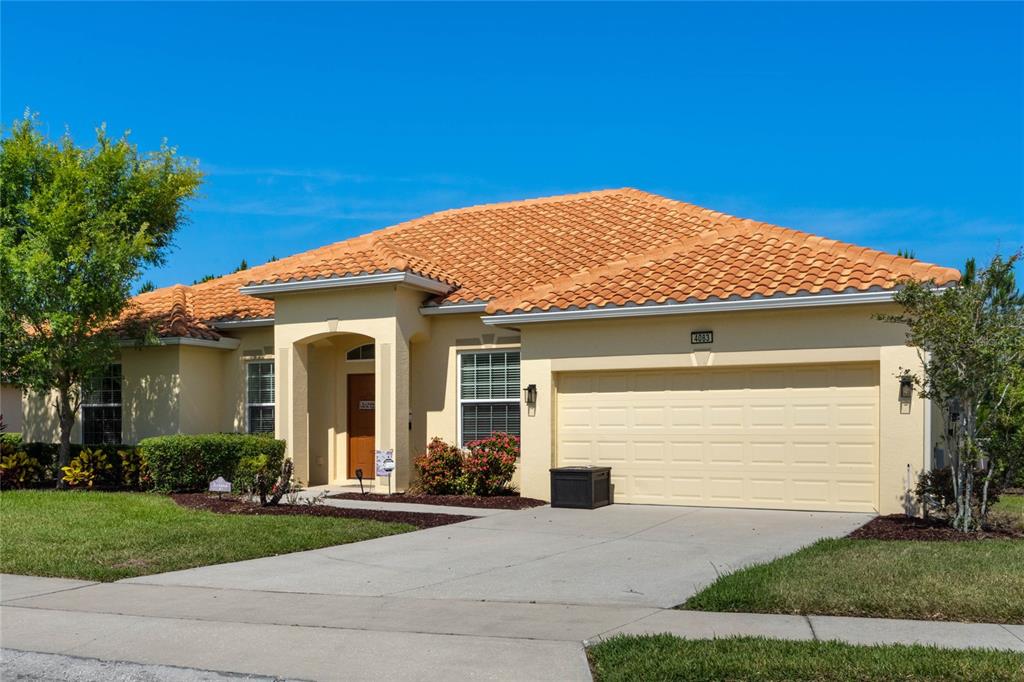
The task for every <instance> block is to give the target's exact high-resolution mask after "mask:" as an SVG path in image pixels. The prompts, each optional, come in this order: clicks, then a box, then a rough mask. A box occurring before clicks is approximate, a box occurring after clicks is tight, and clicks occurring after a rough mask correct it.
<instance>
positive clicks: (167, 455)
mask: <svg viewBox="0 0 1024 682" xmlns="http://www.w3.org/2000/svg"><path fill="white" fill-rule="evenodd" d="M138 448H139V450H140V451H141V452H142V455H143V456H144V457H145V458H146V461H147V462H148V464H149V472H150V475H151V476H152V478H153V487H154V488H155V489H156V490H160V491H164V492H187V491H194V490H206V489H207V488H208V487H209V485H210V481H212V480H213V479H215V478H217V477H218V476H223V477H224V478H225V479H227V480H229V481H231V482H232V483H233V484H235V486H234V489H235V490H240V487H239V485H237V484H236V481H235V479H236V473H238V474H241V475H242V477H243V478H246V477H247V476H250V475H251V474H250V472H249V471H248V470H249V469H250V468H251V464H250V463H251V461H252V460H253V459H254V458H259V459H262V458H263V457H265V458H266V466H267V468H268V469H269V470H270V471H272V472H278V471H280V469H281V463H282V462H283V461H284V441H283V440H275V439H273V438H270V437H269V436H258V435H251V434H246V433H211V434H203V435H197V436H156V437H154V438H144V439H143V440H141V441H139V444H138ZM243 460H244V461H243ZM240 463H241V464H242V467H239V464H240ZM238 483H243V481H238Z"/></svg>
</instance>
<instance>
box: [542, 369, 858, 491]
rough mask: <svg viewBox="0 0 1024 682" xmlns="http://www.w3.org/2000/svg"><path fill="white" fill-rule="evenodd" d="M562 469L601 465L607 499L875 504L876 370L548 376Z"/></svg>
mask: <svg viewBox="0 0 1024 682" xmlns="http://www.w3.org/2000/svg"><path fill="white" fill-rule="evenodd" d="M557 428H558V433H557V448H558V449H557V456H558V462H559V464H560V465H562V466H570V465H580V464H593V465H598V466H610V467H612V482H613V484H614V485H615V501H616V502H632V503H637V504H681V505H708V506H721V507H753V508H765V509H822V510H833V511H872V510H874V509H876V508H877V506H878V505H877V500H876V497H877V490H878V485H877V479H878V366H877V365H831V366H794V367H786V368H742V369H739V368H735V369H721V370H709V369H692V370H672V371H659V372H646V371H644V372H600V373H591V372H586V373H583V372H574V373H566V374H561V375H559V377H558V424H557Z"/></svg>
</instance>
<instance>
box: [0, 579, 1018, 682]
mask: <svg viewBox="0 0 1024 682" xmlns="http://www.w3.org/2000/svg"><path fill="white" fill-rule="evenodd" d="M0 599H2V605H0V618H2V626H3V628H2V631H0V646H3V647H4V648H5V649H9V650H13V651H15V652H18V651H34V652H42V653H47V654H60V655H72V656H78V657H87V658H95V659H101V660H109V661H130V662H134V663H139V664H144V665H150V666H153V665H155V666H160V665H173V666H185V667H188V668H194V669H197V670H202V671H220V672H225V673H240V674H246V675H263V676H272V677H281V678H301V679H315V680H334V679H346V680H373V679H388V680H423V679H497V680H589V679H590V674H589V670H588V668H587V664H586V657H585V654H584V645H585V644H586V643H590V642H595V641H598V640H600V639H603V638H606V637H609V636H612V635H615V634H618V633H628V634H640V633H656V632H669V633H673V634H677V635H679V636H682V637H687V638H695V639H704V638H711V637H727V636H734V635H753V636H765V637H775V638H784V639H802V640H814V639H817V640H833V639H834V640H839V641H844V642H850V643H855V644H931V645H935V646H941V647H951V648H996V649H1007V650H1012V651H1020V652H1024V626H1019V625H993V624H979V623H944V622H930V621H906V620H883V619H869V618H837V617H828V616H811V617H803V616H785V615H769V614H735V613H702V612H697V611H677V610H670V609H669V610H666V609H660V608H655V607H635V606H621V605H605V606H594V605H568V604H527V603H504V602H487V601H463V600H453V599H424V598H411V597H367V596H351V595H323V594H284V593H279V592H262V591H256V590H230V589H211V588H201V587H181V586H165V585H146V584H132V583H126V582H120V583H82V582H81V581H59V580H54V579H46V578H44V579H38V578H29V577H24V576H0ZM18 660H19V657H18V656H17V655H14V656H8V657H5V662H4V664H3V665H4V669H3V671H2V672H3V675H2V676H3V677H4V679H7V677H8V676H12V677H13V676H14V674H15V673H17V671H18V665H19V664H18ZM32 660H33V659H27V660H26V662H25V664H26V665H27V664H28V662H29V661H32ZM353 660H355V661H359V663H356V664H353V663H352V661H353ZM36 663H38V661H36ZM82 679H87V678H82ZM158 679H163V678H158ZM168 679H171V678H168Z"/></svg>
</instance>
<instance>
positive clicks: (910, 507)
mask: <svg viewBox="0 0 1024 682" xmlns="http://www.w3.org/2000/svg"><path fill="white" fill-rule="evenodd" d="M878 365H879V366H878V369H879V372H878V374H879V376H878V409H879V415H878V417H879V419H878V432H879V433H878V435H879V451H878V511H879V513H881V514H898V513H904V512H907V511H915V510H916V505H915V504H914V503H913V499H912V495H913V488H914V486H915V485H917V477H918V476H919V475H920V474H921V471H922V470H923V469H924V468H925V466H927V457H926V443H928V441H930V439H931V434H930V433H929V434H926V433H925V429H926V427H928V426H929V425H928V424H927V423H926V420H925V412H926V410H931V405H930V404H929V403H928V402H927V401H925V400H922V399H921V398H920V397H918V396H917V395H914V397H913V398H912V399H911V400H910V401H909V402H901V401H900V399H899V388H900V386H899V379H898V378H897V377H898V375H899V374H900V372H901V370H903V369H909V370H910V371H912V372H915V373H917V374H920V373H921V361H920V359H919V358H918V356H917V351H916V350H915V349H914V348H909V347H907V346H883V347H882V348H881V349H880V353H879V363H878ZM908 466H909V470H910V481H909V489H908V482H907V470H908V469H907V468H908Z"/></svg>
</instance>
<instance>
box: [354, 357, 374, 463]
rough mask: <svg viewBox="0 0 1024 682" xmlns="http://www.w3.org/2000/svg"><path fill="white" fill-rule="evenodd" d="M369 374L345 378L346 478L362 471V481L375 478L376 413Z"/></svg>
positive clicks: (370, 375) (371, 377) (371, 380)
mask: <svg viewBox="0 0 1024 682" xmlns="http://www.w3.org/2000/svg"><path fill="white" fill-rule="evenodd" d="M374 396H375V393H374V389H373V375H372V374H349V375H348V477H349V478H355V477H356V469H362V470H363V478H374V461H373V449H374V447H373V446H374V440H375V438H374V436H375V433H374V425H373V422H374V414H375V413H376V403H375V398H374Z"/></svg>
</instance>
